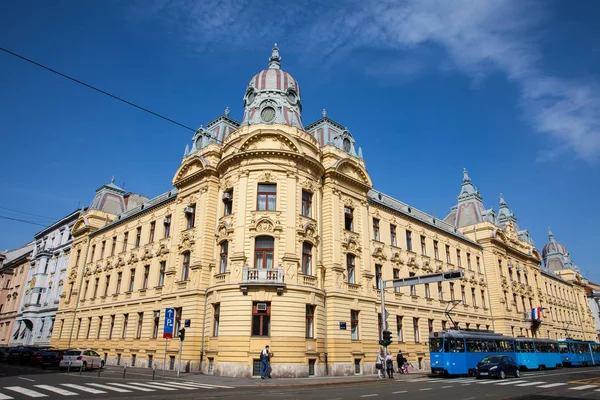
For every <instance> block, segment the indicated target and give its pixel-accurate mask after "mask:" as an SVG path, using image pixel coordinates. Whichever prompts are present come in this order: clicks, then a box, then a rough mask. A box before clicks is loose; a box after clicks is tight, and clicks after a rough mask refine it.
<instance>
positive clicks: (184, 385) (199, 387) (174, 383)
mask: <svg viewBox="0 0 600 400" xmlns="http://www.w3.org/2000/svg"><path fill="white" fill-rule="evenodd" d="M172 385H173V386H175V387H187V388H194V389H216V387H211V386H206V387H204V386H202V385H192V384H191V383H183V382H173V383H172Z"/></svg>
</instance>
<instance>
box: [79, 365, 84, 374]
mask: <svg viewBox="0 0 600 400" xmlns="http://www.w3.org/2000/svg"><path fill="white" fill-rule="evenodd" d="M82 372H83V363H81V367H79V375H81V373H82Z"/></svg>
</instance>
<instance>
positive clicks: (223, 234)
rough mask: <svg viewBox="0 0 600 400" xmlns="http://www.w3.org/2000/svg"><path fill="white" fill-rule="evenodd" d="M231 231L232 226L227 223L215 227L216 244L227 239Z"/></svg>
mask: <svg viewBox="0 0 600 400" xmlns="http://www.w3.org/2000/svg"><path fill="white" fill-rule="evenodd" d="M233 231H234V229H233V226H232V225H231V224H230V223H229V222H228V221H221V222H220V223H219V226H217V233H216V234H215V238H216V239H217V243H219V242H221V241H223V240H225V239H227V238H229V237H230V236H231V234H232V233H233Z"/></svg>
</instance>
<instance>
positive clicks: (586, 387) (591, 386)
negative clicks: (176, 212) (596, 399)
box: [569, 385, 598, 390]
mask: <svg viewBox="0 0 600 400" xmlns="http://www.w3.org/2000/svg"><path fill="white" fill-rule="evenodd" d="M595 387H598V385H583V386H577V387H572V388H569V390H584V389H591V388H595Z"/></svg>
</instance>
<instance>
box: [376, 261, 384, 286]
mask: <svg viewBox="0 0 600 400" xmlns="http://www.w3.org/2000/svg"><path fill="white" fill-rule="evenodd" d="M382 269H383V267H382V266H381V265H380V264H375V281H376V287H377V290H381V279H382V276H381V270H382Z"/></svg>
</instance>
